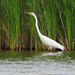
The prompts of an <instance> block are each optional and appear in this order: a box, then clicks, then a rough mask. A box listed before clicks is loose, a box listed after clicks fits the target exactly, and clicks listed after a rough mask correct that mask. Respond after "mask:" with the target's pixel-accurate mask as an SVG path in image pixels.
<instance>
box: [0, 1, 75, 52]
mask: <svg viewBox="0 0 75 75" xmlns="http://www.w3.org/2000/svg"><path fill="white" fill-rule="evenodd" d="M0 8H1V11H0V48H1V47H2V48H5V49H7V48H8V49H11V50H14V49H17V50H18V49H19V50H21V49H30V50H31V51H32V50H33V49H35V50H36V51H37V50H41V49H42V50H46V49H47V48H46V47H45V45H43V44H42V42H41V41H40V39H39V36H38V34H37V30H36V27H35V19H34V18H33V17H32V16H30V15H27V14H25V13H24V11H25V12H34V13H35V14H36V15H37V17H38V21H39V28H40V31H41V33H42V34H43V35H46V36H48V37H50V38H52V39H54V40H56V41H58V42H60V43H61V44H63V45H64V46H65V47H66V49H68V50H69V51H71V50H74V48H75V29H74V28H75V25H74V24H75V22H74V21H75V14H74V12H75V1H74V0H1V1H0Z"/></svg>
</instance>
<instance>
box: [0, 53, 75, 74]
mask: <svg viewBox="0 0 75 75" xmlns="http://www.w3.org/2000/svg"><path fill="white" fill-rule="evenodd" d="M44 54H45V56H43V55H44ZM55 54H56V53H55ZM1 74H2V75H49V74H66V75H73V74H75V52H65V53H62V54H61V55H59V56H57V54H56V55H52V54H50V53H40V52H37V53H36V52H0V75H1Z"/></svg>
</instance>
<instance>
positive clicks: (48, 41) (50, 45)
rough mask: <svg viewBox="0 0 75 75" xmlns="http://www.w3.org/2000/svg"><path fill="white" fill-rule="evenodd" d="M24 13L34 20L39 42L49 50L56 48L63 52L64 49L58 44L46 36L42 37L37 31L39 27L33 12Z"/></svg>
mask: <svg viewBox="0 0 75 75" xmlns="http://www.w3.org/2000/svg"><path fill="white" fill-rule="evenodd" d="M24 13H27V14H30V15H32V16H33V17H34V18H35V20H36V29H37V32H38V35H39V37H40V39H41V41H42V42H43V43H44V44H45V45H46V46H47V47H48V48H49V49H51V50H52V48H57V49H61V50H62V51H64V49H65V47H64V46H62V45H60V44H59V43H57V42H56V41H54V40H52V39H50V38H48V37H47V36H44V35H42V34H41V32H40V30H39V27H38V19H37V16H36V15H35V14H34V13H33V12H24Z"/></svg>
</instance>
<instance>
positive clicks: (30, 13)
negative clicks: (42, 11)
mask: <svg viewBox="0 0 75 75" xmlns="http://www.w3.org/2000/svg"><path fill="white" fill-rule="evenodd" d="M24 13H26V14H29V15H32V16H35V14H34V13H33V12H24Z"/></svg>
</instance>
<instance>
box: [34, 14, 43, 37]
mask: <svg viewBox="0 0 75 75" xmlns="http://www.w3.org/2000/svg"><path fill="white" fill-rule="evenodd" d="M34 17H35V20H36V29H37V32H38V34H39V37H41V35H42V34H41V32H40V30H39V27H38V19H37V17H36V15H35V16H34Z"/></svg>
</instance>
